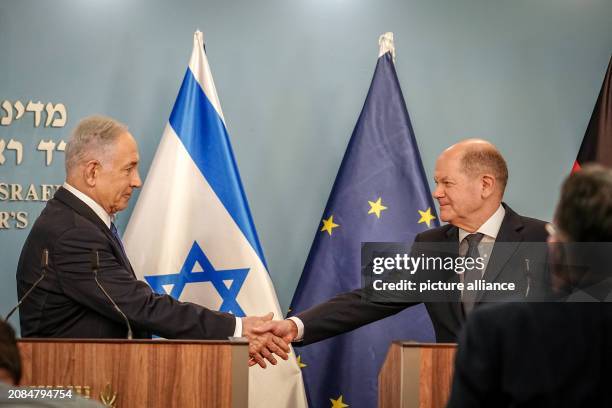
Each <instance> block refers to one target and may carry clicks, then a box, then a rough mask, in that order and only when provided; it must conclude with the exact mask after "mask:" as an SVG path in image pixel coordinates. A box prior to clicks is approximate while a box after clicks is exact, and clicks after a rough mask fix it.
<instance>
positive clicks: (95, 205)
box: [62, 182, 113, 229]
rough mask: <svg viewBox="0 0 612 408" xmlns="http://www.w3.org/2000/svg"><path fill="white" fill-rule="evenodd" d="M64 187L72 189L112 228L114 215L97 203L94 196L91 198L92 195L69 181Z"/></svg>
mask: <svg viewBox="0 0 612 408" xmlns="http://www.w3.org/2000/svg"><path fill="white" fill-rule="evenodd" d="M62 187H64V188H65V189H66V190H68V191H70V192H71V193H72V194H74V195H75V196H76V197H77V198H78V199H79V200H81V201H82V202H84V203H85V204H86V205H87V206H88V207H89V208H91V209H92V210H93V212H95V213H96V215H97V216H98V217H100V219H101V220H102V222H104V224H105V225H106V226H107V227H108V229H110V227H111V222H112V221H113V217H111V216H110V215H109V214H108V213H107V212H106V210H105V209H104V208H102V206H101V205H100V204H98V203H96V202H95V201H94V200H93V198H91V197H90V196H88V195H87V194H85V193H83V192H82V191H79V190H77V189H76V188H75V187H72V186H71V185H70V184H68V183H66V182H65V183H64V185H63V186H62Z"/></svg>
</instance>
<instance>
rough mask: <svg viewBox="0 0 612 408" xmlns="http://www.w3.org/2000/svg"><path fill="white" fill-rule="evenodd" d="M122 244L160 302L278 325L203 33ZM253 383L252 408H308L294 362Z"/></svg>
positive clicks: (255, 373)
mask: <svg viewBox="0 0 612 408" xmlns="http://www.w3.org/2000/svg"><path fill="white" fill-rule="evenodd" d="M124 244H125V248H126V251H127V254H128V256H129V258H130V261H131V262H132V266H133V268H134V270H135V272H136V274H137V276H138V277H139V279H143V280H145V281H147V282H148V283H149V285H151V287H152V288H153V290H155V291H156V292H158V293H167V294H170V295H171V296H173V297H175V298H177V299H179V300H181V301H188V302H193V303H197V304H200V305H202V306H205V307H207V308H210V309H213V310H221V311H226V312H231V313H233V314H235V315H236V316H246V315H263V314H266V313H268V312H274V315H275V318H282V314H281V310H280V307H279V304H278V299H277V297H276V293H275V291H274V286H273V285H272V281H271V280H270V276H269V274H268V271H267V267H266V262H265V259H264V256H263V251H262V249H261V245H260V244H259V240H258V238H257V233H256V231H255V226H254V224H253V219H252V217H251V213H250V210H249V206H248V203H247V199H246V196H245V193H244V189H243V187H242V182H241V181H240V175H239V173H238V167H237V165H236V160H235V158H234V155H233V153H232V148H231V145H230V141H229V137H228V133H227V128H226V126H225V119H224V117H223V112H222V111H221V104H220V103H219V98H218V97H217V91H216V90H215V84H214V82H213V78H212V74H211V72H210V67H209V65H208V61H207V59H206V55H205V53H204V40H203V35H202V33H201V32H199V31H196V33H195V34H194V38H193V52H192V54H191V59H190V61H189V68H188V69H187V72H186V74H185V78H184V80H183V84H182V85H181V89H180V91H179V94H178V97H177V99H176V102H175V104H174V108H173V109H172V113H171V115H170V120H169V121H168V124H167V125H166V128H165V130H164V134H163V136H162V139H161V141H160V144H159V147H158V149H157V152H156V154H155V157H154V159H153V162H152V164H151V168H150V170H149V173H148V175H147V179H146V182H145V183H144V186H143V189H142V192H141V194H140V197H139V198H138V202H137V203H136V207H135V209H134V212H133V213H132V216H131V218H130V221H129V224H128V226H127V230H126V232H125V234H124ZM278 360H280V359H278ZM244 364H247V362H246V361H245V362H244ZM249 373H250V374H249V406H250V407H306V398H305V393H304V386H303V382H302V375H301V372H300V368H299V367H298V365H297V362H296V360H295V354H294V353H291V354H290V360H289V361H283V360H280V361H279V364H278V365H277V366H274V367H269V368H268V369H266V370H263V369H261V368H260V367H258V366H256V367H252V368H251V369H250V370H249Z"/></svg>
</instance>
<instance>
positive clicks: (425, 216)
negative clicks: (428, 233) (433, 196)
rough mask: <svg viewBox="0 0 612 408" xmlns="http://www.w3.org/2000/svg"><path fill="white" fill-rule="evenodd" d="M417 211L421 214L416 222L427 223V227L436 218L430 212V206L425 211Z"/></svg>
mask: <svg viewBox="0 0 612 408" xmlns="http://www.w3.org/2000/svg"><path fill="white" fill-rule="evenodd" d="M418 212H419V214H421V218H420V219H419V222H418V224H420V223H422V222H424V223H427V228H429V227H430V226H431V221H432V220H435V219H436V217H435V216H434V215H433V214H432V213H431V207H429V208H428V209H427V210H425V211H421V210H418Z"/></svg>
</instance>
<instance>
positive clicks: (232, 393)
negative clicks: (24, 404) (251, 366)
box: [18, 339, 249, 408]
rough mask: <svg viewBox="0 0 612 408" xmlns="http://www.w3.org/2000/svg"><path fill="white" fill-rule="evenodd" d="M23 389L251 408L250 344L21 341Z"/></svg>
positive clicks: (144, 403) (157, 403)
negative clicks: (70, 391) (45, 389)
mask: <svg viewBox="0 0 612 408" xmlns="http://www.w3.org/2000/svg"><path fill="white" fill-rule="evenodd" d="M18 344H19V350H20V352H21V359H22V363H23V378H22V383H21V385H22V386H42V387H53V388H60V387H61V388H72V389H73V390H74V392H76V393H80V394H81V395H82V396H84V397H86V398H91V399H95V400H98V401H101V402H102V403H104V404H105V405H107V406H112V407H116V408H125V407H211V408H217V407H223V408H226V407H227V408H235V407H244V408H246V407H247V405H248V383H249V380H248V365H247V362H248V343H247V342H246V341H243V340H238V341H198V340H189V341H181V340H70V339H22V340H19V342H18Z"/></svg>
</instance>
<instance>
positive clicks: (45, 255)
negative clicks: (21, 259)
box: [40, 248, 49, 268]
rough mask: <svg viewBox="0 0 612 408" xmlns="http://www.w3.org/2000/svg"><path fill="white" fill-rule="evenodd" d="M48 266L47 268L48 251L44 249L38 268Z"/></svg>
mask: <svg viewBox="0 0 612 408" xmlns="http://www.w3.org/2000/svg"><path fill="white" fill-rule="evenodd" d="M48 266H49V250H48V249H47V248H45V249H43V251H42V257H41V259H40V267H41V268H46V267H48Z"/></svg>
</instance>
